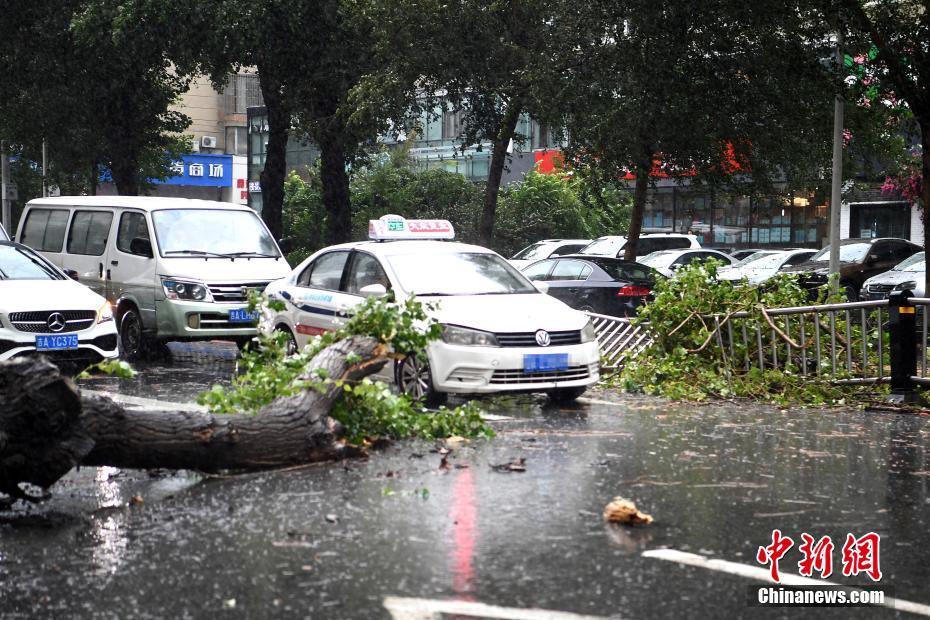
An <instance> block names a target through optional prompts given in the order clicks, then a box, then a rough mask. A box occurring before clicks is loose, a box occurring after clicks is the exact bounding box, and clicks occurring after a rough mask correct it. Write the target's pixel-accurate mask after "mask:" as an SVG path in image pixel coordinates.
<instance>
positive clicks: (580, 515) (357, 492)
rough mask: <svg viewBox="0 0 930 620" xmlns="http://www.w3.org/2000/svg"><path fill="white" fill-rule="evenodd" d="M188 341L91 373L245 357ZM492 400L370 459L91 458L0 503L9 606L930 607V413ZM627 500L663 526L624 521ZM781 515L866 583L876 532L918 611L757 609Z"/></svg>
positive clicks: (122, 385)
mask: <svg viewBox="0 0 930 620" xmlns="http://www.w3.org/2000/svg"><path fill="white" fill-rule="evenodd" d="M230 353H232V355H230ZM174 357H175V359H173V360H171V361H170V362H167V363H162V364H155V365H149V366H143V367H142V368H141V370H142V372H141V374H140V376H139V377H137V378H136V379H134V380H131V381H127V380H119V379H113V378H105V379H99V378H95V379H91V380H89V381H84V382H82V385H83V386H84V387H86V388H88V389H94V390H97V391H108V392H110V393H114V394H117V395H118V396H119V397H120V398H124V399H127V400H129V401H132V402H131V403H129V406H146V407H157V406H158V405H157V403H159V402H165V401H170V402H174V403H186V406H191V403H192V400H193V398H194V396H195V395H196V393H197V392H199V391H202V390H204V389H207V388H209V387H210V385H212V384H213V383H217V382H219V383H222V382H228V381H229V379H230V377H231V375H232V372H234V369H235V359H234V352H231V351H230V350H229V349H228V348H223V347H218V348H215V349H213V350H194V349H187V350H180V349H179V350H177V351H175V356H174ZM483 402H484V405H485V407H486V409H487V410H488V411H489V413H491V414H494V415H495V416H496V417H495V419H494V421H493V422H492V424H493V426H494V427H495V429H496V430H497V433H498V436H497V437H496V438H495V439H493V440H488V441H467V442H451V443H446V442H435V443H434V442H423V441H401V442H395V443H393V444H391V445H390V446H388V447H387V448H385V449H383V450H379V451H376V452H374V453H372V454H371V456H370V457H369V458H367V459H364V460H353V461H347V462H341V463H327V464H318V465H313V466H307V467H298V468H292V469H289V470H284V471H273V472H263V473H257V474H247V475H235V476H216V477H203V476H201V475H199V474H195V473H190V472H140V471H128V470H127V471H119V470H115V469H111V468H84V469H82V470H80V471H76V472H73V473H71V474H69V475H68V476H67V477H66V478H65V479H63V480H62V481H61V482H59V483H58V484H56V485H55V486H54V487H53V488H52V489H51V491H52V494H53V496H52V498H51V499H50V500H48V501H47V502H44V503H42V504H40V505H37V506H25V505H22V504H20V503H17V504H15V505H14V506H13V507H12V508H10V509H8V510H5V511H3V512H0V601H2V603H0V605H2V607H0V609H2V611H0V615H2V616H3V617H4V618H27V617H28V618H31V617H56V618H63V617H78V618H125V617H138V618H164V617H179V618H186V617H190V618H197V617H207V616H209V617H213V616H219V617H230V618H267V617H309V618H351V619H355V618H392V619H393V620H403V619H405V618H406V619H408V620H413V619H416V620H421V619H424V618H430V619H433V618H435V619H437V620H448V619H449V618H453V617H455V618H464V617H482V618H514V619H517V620H521V619H523V618H526V619H532V618H548V619H550V620H555V619H556V618H564V619H566V620H568V619H570V618H571V619H577V618H580V617H591V618H615V617H623V618H697V617H702V618H725V617H737V618H742V617H753V618H769V617H772V618H780V617H785V618H795V617H814V616H816V617H830V618H841V617H842V618H847V617H863V618H874V617H910V616H912V617H920V615H921V614H922V613H927V614H930V607H922V605H928V606H930V591H928V590H927V589H926V585H925V584H926V583H927V580H928V576H930V574H928V573H930V569H928V563H927V562H926V561H925V559H924V558H923V557H922V553H923V551H922V550H923V549H925V548H926V546H927V545H928V543H930V533H928V516H930V515H928V509H930V495H928V487H927V481H928V476H930V467H928V465H927V463H926V459H927V453H928V450H930V445H928V439H927V438H928V433H930V426H928V423H927V420H926V419H925V418H920V417H914V416H907V415H900V414H891V413H872V412H863V411H857V410H846V411H841V410H829V411H823V410H794V409H792V410H787V411H783V410H779V409H776V408H770V407H761V406H756V405H747V404H746V403H735V404H733V403H724V404H715V405H703V406H694V405H681V404H674V403H668V402H665V401H661V400H658V399H652V398H643V397H631V396H626V395H618V394H613V393H607V392H594V393H589V395H588V398H587V399H585V400H584V401H583V402H580V403H578V404H576V405H574V406H571V407H563V408H557V407H553V406H551V405H549V404H548V402H547V401H546V399H545V398H542V397H529V396H521V397H516V398H497V399H490V400H486V401H483ZM521 459H522V461H521ZM511 463H513V464H515V465H514V466H509V464H511ZM614 496H623V497H626V498H629V499H632V500H634V501H635V502H636V504H637V505H638V507H639V508H640V509H641V510H643V511H645V512H647V513H650V514H651V515H652V516H653V517H654V518H655V521H654V523H653V524H651V525H648V526H642V527H637V528H628V527H623V526H615V525H609V524H606V523H605V522H604V520H603V518H602V511H603V508H604V506H605V504H607V503H608V502H609V501H610V500H611V499H612V498H613V497H614ZM133 497H137V498H139V499H141V500H142V501H141V503H140V502H139V501H138V499H137V500H136V501H135V502H133V501H132V498H133ZM775 528H778V529H780V530H781V531H782V532H783V533H784V534H785V535H789V536H791V537H793V538H794V539H795V540H796V541H797V543H796V545H797V544H800V536H801V533H802V532H807V533H810V534H811V535H814V536H815V537H816V538H820V537H821V536H824V535H829V536H831V537H832V540H833V541H834V542H835V543H836V551H835V553H834V562H835V565H836V566H835V570H836V572H835V574H834V575H833V576H831V577H830V581H833V582H837V583H842V584H854V585H868V584H870V583H872V582H871V581H870V580H869V579H868V578H866V577H864V576H863V575H859V576H858V577H843V576H842V574H840V570H839V569H840V562H841V554H840V547H841V546H842V544H843V541H844V540H845V539H846V535H847V534H848V533H853V534H854V535H856V536H861V535H863V534H866V533H867V532H876V533H878V534H879V535H880V536H881V555H880V566H881V570H882V573H883V577H882V580H881V585H883V586H888V587H890V588H891V589H890V590H889V592H888V596H893V597H894V598H895V599H897V600H898V601H899V603H900V604H899V609H898V610H897V611H896V610H894V609H890V608H859V609H848V608H847V609H836V608H794V609H792V608H759V607H752V606H749V604H748V588H749V587H750V586H753V585H759V584H760V583H761V582H760V581H759V580H758V576H757V574H756V573H757V572H758V571H759V569H761V568H763V567H762V566H761V565H760V564H758V563H757V562H756V551H757V549H758V547H759V546H763V545H767V544H769V543H770V542H771V536H772V530H773V529H775ZM800 557H801V556H800V554H799V553H798V550H797V546H795V548H793V549H791V550H790V551H789V552H788V553H787V554H786V555H785V557H784V559H783V560H782V561H781V570H782V572H783V573H785V574H796V573H797V572H798V566H797V562H798V560H799V559H800ZM740 567H742V568H740ZM765 570H766V571H767V570H768V569H767V568H766V569H765ZM754 571H755V572H754ZM892 590H893V591H892ZM905 604H910V605H911V606H910V607H909V608H908V609H910V610H911V611H916V612H917V614H916V615H912V614H910V613H905V612H903V611H901V610H900V608H901V606H902V605H905ZM528 610H536V611H535V612H534V611H528ZM539 610H545V611H539ZM556 612H561V613H563V614H569V615H562V616H559V615H557V614H556ZM534 613H538V614H542V615H535V616H534V615H533V614H534ZM468 614H471V615H468ZM476 614H483V615H480V616H477V615H476Z"/></svg>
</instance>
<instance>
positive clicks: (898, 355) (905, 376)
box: [888, 291, 917, 403]
mask: <svg viewBox="0 0 930 620" xmlns="http://www.w3.org/2000/svg"><path fill="white" fill-rule="evenodd" d="M913 296H914V294H913V293H911V291H895V292H893V293H892V294H891V295H890V296H889V297H888V331H889V336H890V339H891V345H890V347H889V351H888V353H889V355H890V357H891V396H890V397H889V400H890V401H892V402H896V403H910V402H914V401H915V400H916V392H915V391H914V381H913V379H912V377H914V376H915V375H916V374H917V311H916V310H917V309H916V308H915V307H914V306H912V305H910V303H909V302H908V300H909V299H910V298H911V297H913Z"/></svg>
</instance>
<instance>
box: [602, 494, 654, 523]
mask: <svg viewBox="0 0 930 620" xmlns="http://www.w3.org/2000/svg"><path fill="white" fill-rule="evenodd" d="M604 520H605V521H607V522H609V523H621V524H623V525H648V524H650V523H652V515H647V514H646V513H644V512H640V511H639V510H638V509H637V508H636V504H634V503H633V502H632V501H630V500H628V499H626V498H623V497H615V498H614V499H613V501H611V502H610V503H609V504H607V505H606V506H605V507H604Z"/></svg>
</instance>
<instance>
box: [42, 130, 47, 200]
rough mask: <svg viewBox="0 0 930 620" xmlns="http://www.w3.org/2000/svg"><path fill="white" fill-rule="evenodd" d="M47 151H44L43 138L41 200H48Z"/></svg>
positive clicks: (43, 141) (43, 143)
mask: <svg viewBox="0 0 930 620" xmlns="http://www.w3.org/2000/svg"><path fill="white" fill-rule="evenodd" d="M47 171H48V151H46V149H45V138H43V139H42V198H48V178H47V177H46V172H47Z"/></svg>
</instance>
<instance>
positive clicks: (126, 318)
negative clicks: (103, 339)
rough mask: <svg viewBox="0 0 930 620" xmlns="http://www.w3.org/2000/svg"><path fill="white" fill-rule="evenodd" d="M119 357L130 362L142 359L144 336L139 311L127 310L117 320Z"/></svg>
mask: <svg viewBox="0 0 930 620" xmlns="http://www.w3.org/2000/svg"><path fill="white" fill-rule="evenodd" d="M119 343H120V355H122V357H123V359H125V360H128V361H130V362H134V361H136V360H139V359H142V356H143V355H144V353H145V336H144V335H143V333H142V318H141V317H140V316H139V311H138V310H136V309H135V308H129V309H127V310H126V311H125V312H123V313H122V314H121V315H120V320H119Z"/></svg>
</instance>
